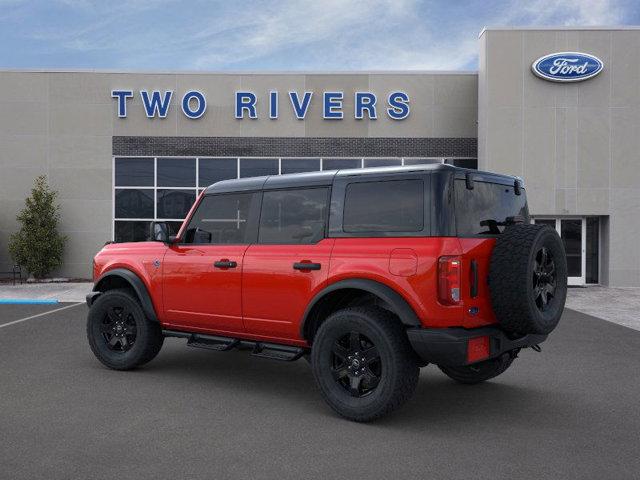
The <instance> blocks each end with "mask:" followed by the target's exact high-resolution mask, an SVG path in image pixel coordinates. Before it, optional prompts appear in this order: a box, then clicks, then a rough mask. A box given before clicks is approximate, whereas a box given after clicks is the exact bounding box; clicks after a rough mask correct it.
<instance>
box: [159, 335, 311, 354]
mask: <svg viewBox="0 0 640 480" xmlns="http://www.w3.org/2000/svg"><path fill="white" fill-rule="evenodd" d="M162 334H163V335H164V336H165V337H177V338H186V339H187V346H188V347H196V348H206V349H208V350H216V351H219V352H226V351H229V350H232V349H234V348H237V349H239V350H248V349H250V350H251V355H252V356H254V357H262V358H270V359H272V360H282V361H285V362H292V361H294V360H298V359H299V358H300V357H302V356H303V355H304V354H305V349H304V348H300V347H294V346H291V345H281V344H278V343H266V342H256V341H252V340H240V339H238V338H231V337H220V336H217V335H204V334H202V333H186V332H179V331H176V330H162Z"/></svg>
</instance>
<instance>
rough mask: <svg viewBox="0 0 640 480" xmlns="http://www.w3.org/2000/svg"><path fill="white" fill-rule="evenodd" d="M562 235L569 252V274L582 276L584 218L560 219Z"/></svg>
mask: <svg viewBox="0 0 640 480" xmlns="http://www.w3.org/2000/svg"><path fill="white" fill-rule="evenodd" d="M560 237H561V238H562V241H563V242H564V250H565V252H567V275H568V276H570V277H581V276H582V220H580V219H576V220H560Z"/></svg>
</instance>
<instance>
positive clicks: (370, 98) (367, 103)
mask: <svg viewBox="0 0 640 480" xmlns="http://www.w3.org/2000/svg"><path fill="white" fill-rule="evenodd" d="M377 100H378V99H377V98H376V95H375V94H374V93H370V92H356V112H355V115H356V118H357V119H358V120H361V119H363V118H364V111H365V110H366V111H367V115H369V118H370V119H371V120H375V119H376V118H378V117H377V116H376V102H377Z"/></svg>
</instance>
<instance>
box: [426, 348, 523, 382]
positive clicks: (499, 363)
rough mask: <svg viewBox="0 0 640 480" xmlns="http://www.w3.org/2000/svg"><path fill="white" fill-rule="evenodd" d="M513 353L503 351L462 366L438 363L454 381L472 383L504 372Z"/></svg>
mask: <svg viewBox="0 0 640 480" xmlns="http://www.w3.org/2000/svg"><path fill="white" fill-rule="evenodd" d="M515 357H516V356H515V354H512V353H510V352H508V353H505V354H503V355H501V356H499V357H498V358H492V359H490V360H485V361H483V362H478V363H474V364H473V365H464V366H462V367H444V366H440V365H438V368H439V369H440V370H442V373H444V374H445V375H446V376H447V377H449V378H451V379H453V380H455V381H456V382H460V383H464V384H467V385H473V384H476V383H481V382H484V381H486V380H490V379H492V378H494V377H497V376H498V375H500V374H501V373H504V372H505V371H506V370H507V368H509V367H510V366H511V363H512V362H513V360H514V359H515Z"/></svg>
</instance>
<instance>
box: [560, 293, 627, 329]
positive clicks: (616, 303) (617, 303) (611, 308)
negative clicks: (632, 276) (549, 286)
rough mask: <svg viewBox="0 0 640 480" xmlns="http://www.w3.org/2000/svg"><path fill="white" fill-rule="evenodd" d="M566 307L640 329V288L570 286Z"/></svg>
mask: <svg viewBox="0 0 640 480" xmlns="http://www.w3.org/2000/svg"><path fill="white" fill-rule="evenodd" d="M566 307H567V308H570V309H572V310H577V311H579V312H582V313H586V314H587V315H591V316H593V317H598V318H602V319H604V320H607V321H609V322H613V323H617V324H618V325H624V326H625V327H629V328H633V329H634V330H640V288H621V287H599V286H593V287H585V288H570V289H569V294H568V295H567V303H566Z"/></svg>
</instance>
